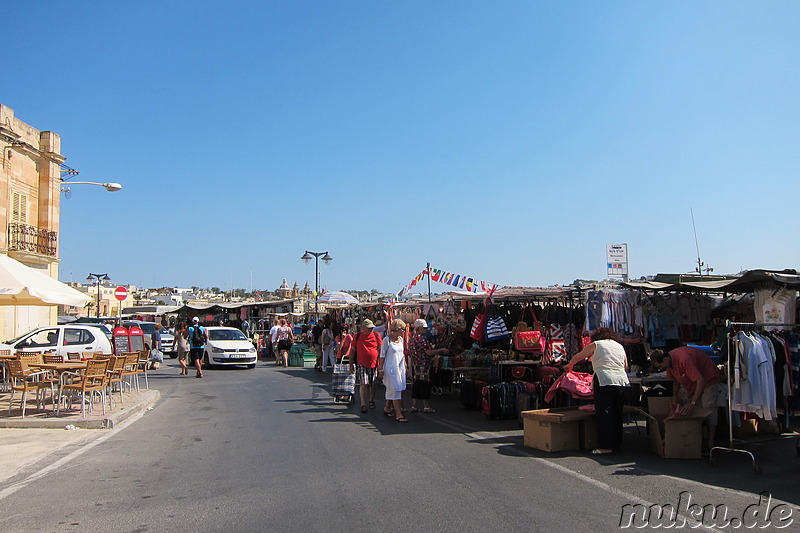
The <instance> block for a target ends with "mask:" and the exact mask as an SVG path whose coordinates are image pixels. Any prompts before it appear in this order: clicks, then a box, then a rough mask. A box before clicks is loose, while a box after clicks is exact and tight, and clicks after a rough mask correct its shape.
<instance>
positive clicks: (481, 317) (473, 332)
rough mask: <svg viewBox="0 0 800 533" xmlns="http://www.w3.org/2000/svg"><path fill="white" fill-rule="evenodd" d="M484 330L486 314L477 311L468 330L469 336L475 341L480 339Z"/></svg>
mask: <svg viewBox="0 0 800 533" xmlns="http://www.w3.org/2000/svg"><path fill="white" fill-rule="evenodd" d="M485 332H486V315H485V314H484V313H478V315H477V316H476V317H475V320H473V321H472V329H470V330H469V336H470V337H471V338H472V339H474V340H476V341H482V340H483V335H484V333H485Z"/></svg>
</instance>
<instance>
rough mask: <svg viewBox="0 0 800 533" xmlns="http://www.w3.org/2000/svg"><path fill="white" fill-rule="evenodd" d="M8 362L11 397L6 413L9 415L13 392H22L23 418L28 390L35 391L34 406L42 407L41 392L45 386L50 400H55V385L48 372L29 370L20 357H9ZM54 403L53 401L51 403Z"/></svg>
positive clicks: (23, 416)
mask: <svg viewBox="0 0 800 533" xmlns="http://www.w3.org/2000/svg"><path fill="white" fill-rule="evenodd" d="M7 363H8V372H9V376H10V378H11V397H10V398H9V399H8V414H9V416H11V405H12V404H13V403H14V393H16V392H17V391H21V392H22V402H21V403H20V407H21V408H22V418H25V403H26V402H27V400H28V392H29V391H36V408H37V409H43V408H44V400H43V392H42V391H44V390H46V389H47V388H49V389H50V401H51V402H55V386H54V383H53V381H52V379H50V377H51V375H50V372H49V371H47V370H43V371H41V372H30V370H29V369H28V367H27V365H26V363H25V361H23V360H22V359H10V360H9V361H7ZM53 405H55V403H54V404H53Z"/></svg>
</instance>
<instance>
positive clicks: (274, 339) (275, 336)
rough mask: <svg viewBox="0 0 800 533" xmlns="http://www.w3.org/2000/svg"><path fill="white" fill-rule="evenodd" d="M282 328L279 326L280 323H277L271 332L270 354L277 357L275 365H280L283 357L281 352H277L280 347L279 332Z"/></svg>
mask: <svg viewBox="0 0 800 533" xmlns="http://www.w3.org/2000/svg"><path fill="white" fill-rule="evenodd" d="M279 329H280V326H279V325H278V321H277V320H276V321H275V325H274V326H272V327H271V328H270V330H269V353H270V355H273V356H274V357H275V364H278V363H280V359H281V355H280V352H279V351H278V350H277V347H278V330H279Z"/></svg>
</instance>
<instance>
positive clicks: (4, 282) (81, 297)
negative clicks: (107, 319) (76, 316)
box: [0, 254, 91, 307]
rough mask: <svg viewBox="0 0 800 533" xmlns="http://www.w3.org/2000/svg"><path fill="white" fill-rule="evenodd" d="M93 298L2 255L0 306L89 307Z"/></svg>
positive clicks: (0, 259)
mask: <svg viewBox="0 0 800 533" xmlns="http://www.w3.org/2000/svg"><path fill="white" fill-rule="evenodd" d="M89 300H91V297H90V296H88V295H87V294H84V293H82V292H80V291H76V290H75V289H73V288H72V287H70V286H69V285H66V284H64V283H61V282H60V281H58V280H57V279H53V278H51V277H50V276H48V275H47V274H43V273H41V272H39V271H37V270H35V269H33V268H31V267H29V266H25V265H24V264H22V263H20V262H19V261H17V260H15V259H12V258H10V257H8V256H7V255H4V254H0V305H73V306H75V307H83V306H85V305H86V304H87V303H88V302H89Z"/></svg>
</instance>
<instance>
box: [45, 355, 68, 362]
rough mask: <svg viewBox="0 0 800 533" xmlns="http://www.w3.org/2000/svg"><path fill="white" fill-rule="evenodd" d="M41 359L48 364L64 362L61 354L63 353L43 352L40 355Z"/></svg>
mask: <svg viewBox="0 0 800 533" xmlns="http://www.w3.org/2000/svg"><path fill="white" fill-rule="evenodd" d="M42 359H43V360H44V363H45V364H50V363H63V362H64V356H63V355H50V354H44V355H43V356H42Z"/></svg>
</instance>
